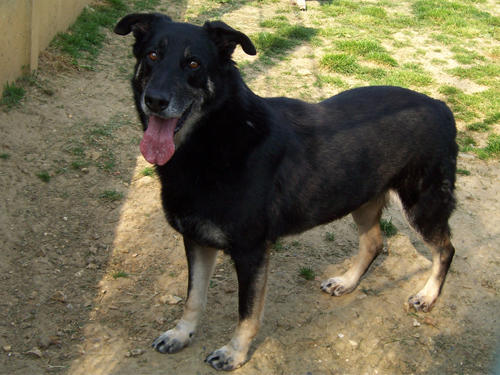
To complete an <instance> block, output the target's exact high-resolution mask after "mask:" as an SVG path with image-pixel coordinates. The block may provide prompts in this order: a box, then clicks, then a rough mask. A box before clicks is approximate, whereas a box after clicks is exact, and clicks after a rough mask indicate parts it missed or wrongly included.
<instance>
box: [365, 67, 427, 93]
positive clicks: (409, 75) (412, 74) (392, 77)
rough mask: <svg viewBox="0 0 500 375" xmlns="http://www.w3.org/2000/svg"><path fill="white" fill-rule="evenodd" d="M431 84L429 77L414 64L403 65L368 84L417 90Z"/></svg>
mask: <svg viewBox="0 0 500 375" xmlns="http://www.w3.org/2000/svg"><path fill="white" fill-rule="evenodd" d="M432 83H433V80H432V77H431V75H430V74H429V73H427V72H425V71H424V70H423V69H422V68H421V67H420V66H419V65H416V64H405V65H403V66H402V67H401V68H398V69H391V70H388V71H387V72H386V74H385V75H383V76H382V77H381V78H376V79H374V80H372V81H370V84H377V85H380V84H381V85H391V86H402V87H417V88H418V87H426V86H429V85H430V84H432Z"/></svg>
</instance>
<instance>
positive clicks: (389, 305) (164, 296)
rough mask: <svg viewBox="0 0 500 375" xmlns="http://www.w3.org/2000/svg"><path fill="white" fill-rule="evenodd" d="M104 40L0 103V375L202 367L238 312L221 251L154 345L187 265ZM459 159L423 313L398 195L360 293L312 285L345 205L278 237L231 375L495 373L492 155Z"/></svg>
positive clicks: (47, 63) (417, 264) (119, 55)
mask: <svg viewBox="0 0 500 375" xmlns="http://www.w3.org/2000/svg"><path fill="white" fill-rule="evenodd" d="M108 40H109V42H108V43H107V45H106V47H105V48H104V50H103V52H102V54H101V56H100V59H99V64H98V68H97V69H96V71H92V72H90V71H76V70H74V69H72V68H68V67H67V66H66V65H65V64H64V61H63V60H61V59H60V58H58V57H57V56H55V55H54V54H52V53H47V54H45V56H44V57H43V58H42V61H41V69H40V72H39V76H38V81H37V82H38V83H37V84H36V85H34V86H33V87H32V88H30V89H29V91H28V94H27V97H26V99H25V100H24V102H23V104H22V106H21V107H20V108H18V109H14V110H11V111H9V112H0V129H1V138H0V153H2V154H5V155H8V156H5V157H3V158H2V159H0V189H1V192H2V199H1V200H0V240H1V242H0V243H1V251H0V281H1V288H0V373H1V374H12V375H20V374H52V373H56V374H68V375H79V374H82V375H83V374H94V375H98V374H120V375H127V374H134V375H136V374H213V373H215V372H216V371H215V370H213V369H211V368H210V367H209V366H207V365H206V364H205V363H203V360H204V358H205V356H206V355H208V354H209V353H210V352H211V351H212V350H214V349H216V348H218V347H220V346H222V345H223V344H225V342H226V341H227V340H228V339H229V338H230V335H231V332H232V330H233V329H234V327H235V325H236V320H237V285H236V278H235V274H234V271H233V269H232V265H231V262H230V261H229V259H228V258H227V257H226V256H223V255H222V254H221V256H220V257H219V260H218V265H217V267H216V271H215V275H214V277H213V279H212V282H211V285H210V290H209V299H208V307H207V312H206V314H205V315H204V318H203V323H202V325H201V328H200V330H199V332H198V334H197V336H196V339H195V340H194V343H193V345H192V346H190V347H188V348H186V349H185V350H183V351H182V352H180V353H178V354H174V355H162V354H159V353H156V352H155V351H154V350H153V349H152V348H151V347H150V344H151V342H152V340H153V339H154V338H155V337H156V336H157V335H158V334H159V333H161V332H162V331H164V330H166V329H167V328H170V327H172V326H173V325H174V324H175V321H176V319H178V318H179V317H180V315H181V312H182V308H183V303H184V301H185V297H186V286H187V268H186V262H185V259H184V252H183V248H182V241H181V237H180V236H179V235H178V234H176V233H175V232H174V231H173V230H172V229H170V228H169V227H168V225H167V224H166V221H165V219H164V216H163V213H162V210H161V205H160V201H159V189H160V188H159V183H158V180H157V178H156V177H155V176H154V175H153V176H145V175H144V173H143V170H144V168H145V167H147V166H148V165H147V163H146V162H145V160H144V159H143V158H142V156H140V153H139V147H138V142H139V139H140V137H141V130H140V126H139V124H138V121H137V119H136V114H135V111H134V108H133V103H132V99H131V91H130V89H129V83H128V79H129V75H130V72H131V71H132V67H133V61H132V59H131V58H130V52H129V45H130V43H131V39H122V38H116V37H114V36H112V35H111V34H109V37H108ZM261 89H262V90H261V91H260V92H259V91H258V92H259V93H261V94H264V95H267V94H268V93H266V92H265V90H264V88H261ZM257 90H258V87H257ZM331 94H332V95H333V94H334V93H331ZM458 164H459V168H462V169H466V170H468V171H470V172H471V174H470V175H468V176H465V175H460V176H458V182H457V199H458V207H457V210H456V212H455V213H454V215H453V217H452V219H451V226H452V229H453V235H454V236H453V241H454V244H455V247H456V250H457V253H456V256H455V259H454V262H453V264H452V266H451V270H450V273H449V276H448V279H447V281H446V285H445V287H444V289H443V292H442V295H441V297H440V299H439V301H438V303H437V304H436V306H435V308H434V310H433V311H432V312H430V313H428V314H423V313H419V314H415V313H411V312H407V311H405V309H404V308H403V302H404V301H405V300H406V299H407V298H408V296H409V295H411V294H412V293H413V292H415V291H417V290H419V289H420V288H421V287H422V286H423V284H424V282H425V280H426V278H427V276H428V273H429V268H430V264H431V262H430V256H429V252H428V251H427V249H426V248H425V247H424V245H423V243H422V242H421V241H420V239H419V238H418V237H417V236H416V235H415V234H414V233H413V232H412V231H411V230H409V229H408V226H407V225H406V223H405V222H404V220H403V218H402V216H401V215H400V212H399V210H398V208H397V205H395V204H394V205H392V206H391V207H390V208H389V209H388V210H387V212H386V213H385V215H384V217H385V218H387V219H391V220H392V222H393V223H394V224H395V225H396V227H397V228H398V230H399V231H398V233H397V234H396V235H395V236H393V237H390V238H389V239H387V241H386V246H385V250H386V251H385V252H384V254H382V255H381V256H380V257H379V258H378V259H377V260H376V262H375V264H374V265H373V266H372V267H371V269H370V271H369V272H368V273H367V275H365V277H364V278H363V280H362V282H361V284H360V285H359V287H358V288H357V290H355V291H354V292H353V293H352V294H350V295H347V296H344V297H340V298H335V297H330V296H328V295H326V294H324V293H322V292H321V291H320V289H319V283H320V281H321V280H323V279H325V278H328V277H330V276H333V275H335V274H338V273H340V272H342V271H343V270H345V269H346V268H347V267H348V266H349V262H350V261H349V258H350V256H351V255H352V254H353V253H354V252H355V251H356V248H357V234H356V229H355V227H354V224H353V222H352V219H351V218H350V217H347V218H344V219H343V220H340V221H337V222H335V223H332V224H329V225H326V226H322V227H318V228H316V229H314V230H312V231H309V232H307V233H304V234H303V235H301V236H296V237H293V238H287V239H284V240H283V242H282V243H280V246H277V247H276V248H275V250H274V251H273V256H272V261H271V275H270V280H269V293H268V297H267V305H266V312H265V319H264V324H263V327H262V329H261V332H260V334H259V335H258V337H257V340H256V342H255V344H254V345H253V347H252V354H251V359H250V361H249V362H248V363H247V364H246V365H245V366H244V367H242V368H241V369H239V370H236V371H235V374H242V375H243V374H245V375H246V374H286V375H295V374H297V375H306V374H313V375H320V374H403V373H404V374H420V373H423V374H487V373H494V370H492V368H493V365H494V362H495V357H496V354H495V353H496V352H497V351H496V348H497V345H498V338H499V335H500V323H499V320H500V314H499V313H498V311H499V310H500V298H499V293H500V253H499V252H498V247H499V245H500V184H499V181H500V168H499V163H498V160H493V161H488V162H485V161H481V160H479V159H477V158H475V157H474V156H472V155H468V154H460V156H459V160H458ZM37 175H41V176H42V178H43V176H47V175H48V176H49V178H50V180H49V181H48V182H45V181H43V180H42V179H41V178H40V177H39V176H37ZM45 178H46V179H47V177H45ZM332 233H333V234H334V236H332V235H331V234H332ZM302 267H310V268H312V269H313V270H314V271H315V272H316V280H312V281H307V280H305V279H304V278H302V277H300V275H299V270H300V269H301V268H302ZM171 296H177V297H180V298H181V299H182V300H181V301H180V302H179V303H178V304H170V303H169V301H168V300H169V298H170V297H171Z"/></svg>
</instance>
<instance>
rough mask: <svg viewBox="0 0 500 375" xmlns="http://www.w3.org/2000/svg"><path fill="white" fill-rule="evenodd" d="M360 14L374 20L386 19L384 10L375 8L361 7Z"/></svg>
mask: <svg viewBox="0 0 500 375" xmlns="http://www.w3.org/2000/svg"><path fill="white" fill-rule="evenodd" d="M360 13H361V14H364V15H367V16H371V17H374V18H381V19H385V18H387V12H386V11H385V9H384V8H381V7H377V6H365V7H362V8H361V9H360Z"/></svg>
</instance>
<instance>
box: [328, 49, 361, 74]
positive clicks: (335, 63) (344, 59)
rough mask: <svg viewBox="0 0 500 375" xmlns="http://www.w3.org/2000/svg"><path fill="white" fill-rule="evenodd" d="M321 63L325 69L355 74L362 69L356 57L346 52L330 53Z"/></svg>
mask: <svg viewBox="0 0 500 375" xmlns="http://www.w3.org/2000/svg"><path fill="white" fill-rule="evenodd" d="M320 65H321V66H322V67H324V68H325V69H327V70H329V71H331V72H336V73H342V74H354V73H356V72H359V71H360V68H361V66H360V65H359V64H358V61H357V60H356V57H354V56H352V55H348V54H345V53H329V54H326V55H324V56H323V57H322V58H321V61H320Z"/></svg>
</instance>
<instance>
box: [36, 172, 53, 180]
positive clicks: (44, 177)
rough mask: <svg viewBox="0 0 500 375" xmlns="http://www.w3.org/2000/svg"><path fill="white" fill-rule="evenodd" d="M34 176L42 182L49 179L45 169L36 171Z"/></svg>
mask: <svg viewBox="0 0 500 375" xmlns="http://www.w3.org/2000/svg"><path fill="white" fill-rule="evenodd" d="M36 176H37V177H38V178H39V179H40V180H42V181H43V182H49V181H50V174H49V172H47V171H42V172H38V173H37V174H36Z"/></svg>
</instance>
